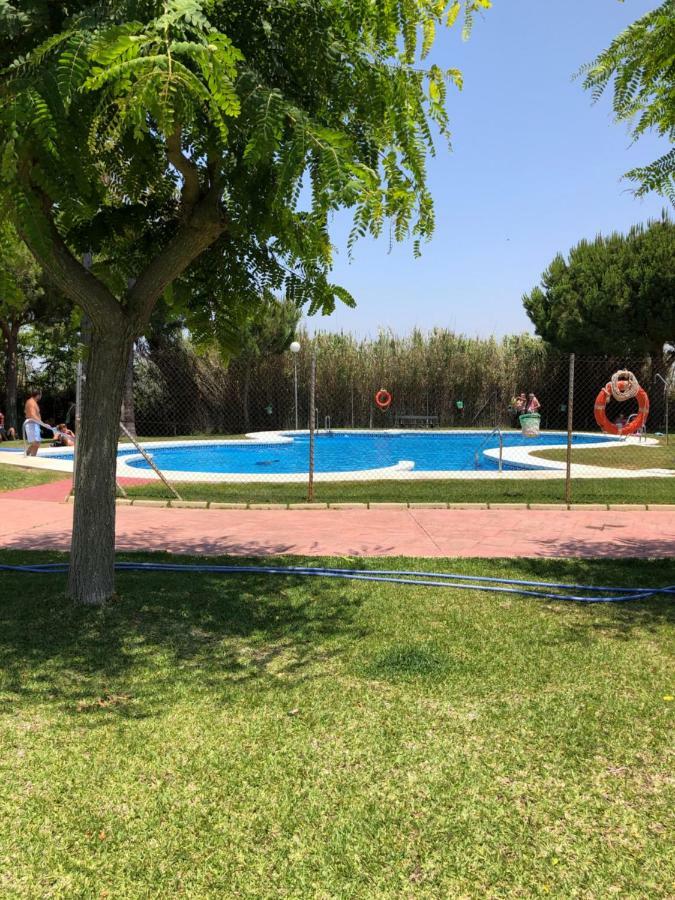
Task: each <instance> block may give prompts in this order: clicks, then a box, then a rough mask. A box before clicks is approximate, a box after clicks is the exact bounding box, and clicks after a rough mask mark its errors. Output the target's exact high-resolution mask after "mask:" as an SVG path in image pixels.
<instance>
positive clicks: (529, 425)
mask: <svg viewBox="0 0 675 900" xmlns="http://www.w3.org/2000/svg"><path fill="white" fill-rule="evenodd" d="M540 422H541V416H540V415H539V413H524V414H523V415H522V416H520V427H521V429H522V431H523V435H524V436H525V437H538V436H539V424H540Z"/></svg>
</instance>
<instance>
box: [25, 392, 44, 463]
mask: <svg viewBox="0 0 675 900" xmlns="http://www.w3.org/2000/svg"><path fill="white" fill-rule="evenodd" d="M41 397H42V391H31V392H30V397H29V398H28V400H26V404H25V406H24V408H23V412H24V415H25V417H26V419H37V422H26V440H27V441H28V449H27V450H26V456H37V453H38V450H39V449H40V440H41V436H40V426H39V425H38V422H40V421H42V420H41V419H40V407H39V406H38V400H40V399H41Z"/></svg>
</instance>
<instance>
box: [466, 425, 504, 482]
mask: <svg viewBox="0 0 675 900" xmlns="http://www.w3.org/2000/svg"><path fill="white" fill-rule="evenodd" d="M495 434H497V435H499V471H500V472H501V471H503V468H504V435H503V434H502V430H501V428H493V429H492V431H491V432H490V434H488V436H487V437H486V438H485V440H484V441H483V443H482V444H481V445H480V447H478V449H477V450H476V453H475V455H474V458H473V464H474V468H475V469H478V468H479V459H480V453H481V451H482V449H483V447H484V446H485V445H486V444H487V442H488V441H489V440H490V438H491V437H494V435H495Z"/></svg>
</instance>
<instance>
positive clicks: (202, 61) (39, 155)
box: [0, 0, 491, 333]
mask: <svg viewBox="0 0 675 900" xmlns="http://www.w3.org/2000/svg"><path fill="white" fill-rule="evenodd" d="M490 5H491V2H490V0H461V2H460V0H380V2H375V0H248V2H246V3H241V2H240V0H161V2H158V0H99V2H94V3H89V2H81V0H68V2H64V3H62V4H53V3H49V2H47V0H41V2H40V0H32V2H30V0H29V2H21V3H18V2H10V0H0V23H1V24H2V25H3V26H4V27H3V35H2V36H0V193H1V194H2V195H3V196H4V198H5V205H6V206H7V207H8V209H9V212H10V215H11V217H12V218H13V220H14V221H15V222H16V224H17V227H18V228H19V230H20V232H21V235H22V237H24V239H25V240H26V241H27V243H28V244H29V246H30V247H31V249H32V250H33V252H34V253H35V254H36V255H37V257H38V258H39V259H40V261H41V262H42V263H43V265H44V267H45V269H46V270H47V271H48V272H49V273H50V275H51V276H52V277H53V278H54V279H55V280H56V281H57V283H58V284H59V286H60V287H61V288H62V289H63V290H64V291H66V292H68V293H69V295H70V296H71V298H72V299H74V300H75V301H76V302H78V303H79V304H80V305H81V306H82V307H83V308H85V309H86V310H87V311H88V312H89V314H90V315H91V316H92V318H93V319H94V322H95V323H96V321H106V320H113V319H115V317H116V315H117V313H118V312H120V311H121V312H122V314H123V316H124V317H125V319H126V320H128V321H130V322H131V323H132V325H133V328H134V330H135V331H138V330H139V329H140V328H142V327H143V324H144V323H145V322H147V320H148V318H149V315H150V313H151V312H152V308H153V306H154V304H155V303H156V302H157V300H158V298H159V297H160V296H162V295H165V294H166V291H167V290H168V289H169V287H170V286H171V285H172V284H175V287H176V289H177V290H180V289H181V283H182V286H183V289H184V290H187V291H188V292H193V291H197V292H198V293H199V292H201V293H202V295H203V296H207V295H208V294H209V292H210V291H211V288H212V287H213V286H214V284H215V285H216V287H217V291H216V294H217V296H218V297H221V298H222V301H223V303H225V304H228V303H229V304H232V305H233V306H234V307H238V308H241V307H243V306H246V305H247V304H255V303H257V302H258V301H259V298H263V299H264V298H267V299H269V298H271V297H272V295H273V294H274V293H282V294H283V295H285V296H287V297H288V298H289V299H290V300H291V301H292V302H294V303H296V304H297V305H298V306H300V305H302V304H304V303H309V305H310V311H315V310H322V311H324V312H329V311H330V310H331V309H332V308H333V307H334V304H335V302H336V300H337V299H341V300H343V301H345V302H347V303H352V302H353V301H352V298H351V297H350V295H349V294H348V293H347V292H346V291H344V290H343V289H342V288H340V287H339V286H337V285H334V284H331V283H330V281H329V271H330V267H331V261H332V253H333V248H332V247H331V243H330V240H329V236H328V222H329V218H330V216H331V214H332V213H333V212H334V211H335V210H337V209H338V208H341V207H349V208H350V209H351V210H353V216H354V227H353V231H352V234H351V237H350V240H349V246H350V248H351V246H352V245H353V243H354V241H355V240H356V239H357V238H358V237H360V236H363V235H365V234H366V233H370V234H372V235H378V234H380V233H381V232H382V230H383V228H384V227H385V224H386V223H387V222H391V228H392V234H393V237H394V238H395V239H396V240H402V239H404V238H406V237H407V236H408V235H412V236H413V238H414V241H415V250H416V252H419V242H420V241H421V240H423V239H427V238H428V237H429V236H430V235H431V233H432V230H433V226H434V216H433V204H432V199H431V196H430V194H429V190H428V188H427V178H426V157H427V155H428V154H429V153H433V148H434V145H433V138H432V132H433V130H434V129H435V130H437V131H438V133H439V134H440V135H441V136H442V137H443V138H446V139H447V138H448V137H449V123H448V116H447V112H446V109H445V100H446V85H447V82H448V80H450V81H452V82H454V83H455V84H456V85H458V86H460V87H461V75H460V73H459V72H458V71H457V70H455V69H449V70H447V71H443V70H442V69H441V68H440V67H439V66H437V65H429V66H428V67H427V68H423V67H421V66H420V60H421V59H423V58H424V57H426V56H427V55H428V53H429V51H430V49H431V47H432V45H433V42H434V38H435V34H436V30H437V28H438V27H440V26H444V25H452V24H454V23H455V22H456V21H457V20H458V19H459V18H460V17H462V18H463V20H464V28H465V31H466V32H467V33H468V29H469V28H470V26H471V23H472V20H473V17H474V15H475V13H476V12H477V11H480V10H482V9H487V8H489V6H490ZM86 251H92V253H93V258H94V270H93V275H94V278H93V279H92V278H91V276H89V280H87V279H86V278H83V275H82V272H80V271H79V269H78V268H76V260H75V259H74V254H76V253H83V252H86ZM197 259H199V264H198V265H197V266H194V265H192V264H193V263H194V262H195V260H197ZM111 299H112V300H113V301H114V303H111ZM244 319H245V317H243V314H242V315H239V314H238V315H234V316H233V329H232V331H233V333H234V332H236V327H237V324H238V323H240V322H241V321H243V320H244Z"/></svg>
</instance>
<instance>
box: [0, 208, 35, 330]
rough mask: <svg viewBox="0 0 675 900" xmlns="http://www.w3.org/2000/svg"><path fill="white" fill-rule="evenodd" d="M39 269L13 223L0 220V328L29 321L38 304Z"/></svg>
mask: <svg viewBox="0 0 675 900" xmlns="http://www.w3.org/2000/svg"><path fill="white" fill-rule="evenodd" d="M41 278H42V272H41V270H40V267H39V266H38V265H37V263H36V262H35V260H34V259H33V257H32V255H31V254H30V253H29V251H28V249H27V248H26V245H25V244H24V243H23V242H22V241H21V240H20V239H19V236H18V235H17V233H16V231H15V230H14V228H13V227H12V225H11V224H10V223H9V222H7V221H4V222H2V223H0V328H4V327H7V328H9V325H10V323H16V324H17V325H20V324H23V323H24V322H28V321H29V320H30V319H31V318H32V317H33V316H34V315H35V313H36V312H37V311H38V309H39V308H40V306H41V298H42V297H43V295H44V290H43V287H42V284H41Z"/></svg>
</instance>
